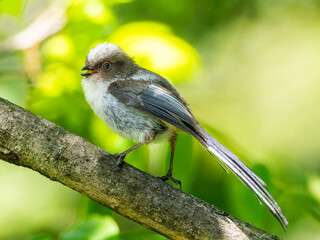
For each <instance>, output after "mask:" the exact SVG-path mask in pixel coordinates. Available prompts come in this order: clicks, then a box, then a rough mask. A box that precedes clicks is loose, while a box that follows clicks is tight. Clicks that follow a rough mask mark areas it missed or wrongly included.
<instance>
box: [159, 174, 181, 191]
mask: <svg viewBox="0 0 320 240" xmlns="http://www.w3.org/2000/svg"><path fill="white" fill-rule="evenodd" d="M159 178H160V179H161V180H162V181H164V182H165V181H168V180H170V181H172V182H173V183H174V184H176V185H178V184H179V187H180V189H181V182H180V181H179V180H177V179H175V178H173V177H172V176H170V175H168V174H167V175H165V176H162V177H159Z"/></svg>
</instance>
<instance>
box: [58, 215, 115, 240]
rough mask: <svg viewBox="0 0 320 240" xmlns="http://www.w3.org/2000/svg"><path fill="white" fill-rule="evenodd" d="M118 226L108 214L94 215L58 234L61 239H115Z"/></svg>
mask: <svg viewBox="0 0 320 240" xmlns="http://www.w3.org/2000/svg"><path fill="white" fill-rule="evenodd" d="M118 234H119V227H118V225H117V223H116V222H115V221H114V220H113V218H112V217H110V216H105V217H101V216H94V217H92V218H90V219H88V220H86V221H83V222H80V223H78V224H76V225H75V226H73V227H71V229H69V230H68V231H66V232H64V233H62V234H61V235H60V239H62V240H80V239H81V240H82V239H90V240H100V239H104V240H106V239H117V235H118Z"/></svg>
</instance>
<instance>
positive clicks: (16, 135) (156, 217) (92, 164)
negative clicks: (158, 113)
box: [0, 98, 278, 239]
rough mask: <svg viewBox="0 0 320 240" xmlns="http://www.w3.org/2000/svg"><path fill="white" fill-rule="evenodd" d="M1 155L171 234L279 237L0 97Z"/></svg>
mask: <svg viewBox="0 0 320 240" xmlns="http://www.w3.org/2000/svg"><path fill="white" fill-rule="evenodd" d="M0 158H1V159H2V160H4V161H7V162H9V163H13V164H16V165H18V166H23V167H27V168H31V169H33V170H34V171H37V172H39V173H41V174H42V175H43V176H46V177H48V178H50V179H51V180H53V181H57V182H60V183H62V184H64V185H66V186H68V187H70V188H72V189H74V190H76V191H78V192H80V193H82V194H83V195H85V196H87V197H89V198H91V199H92V200H94V201H96V202H98V203H100V204H102V205H104V206H106V207H108V208H110V209H112V210H113V211H115V212H117V213H119V214H121V215H123V216H125V217H127V218H129V219H131V220H133V221H135V222H137V223H139V224H142V225H143V226H145V227H147V228H149V229H151V230H153V231H156V232H158V233H160V234H162V235H163V236H166V237H168V238H170V239H278V238H277V237H276V236H274V235H272V234H269V233H266V232H264V231H262V230H260V229H258V228H256V227H254V226H252V225H250V224H248V223H246V222H243V221H241V220H239V219H237V218H235V217H233V216H230V215H229V214H227V213H225V212H223V211H221V210H219V209H217V208H216V207H214V206H212V205H210V204H208V203H206V202H204V201H202V200H200V199H198V198H196V197H194V196H191V195H189V194H187V193H185V192H183V191H181V190H179V189H177V188H175V187H172V186H171V185H169V184H167V183H164V182H162V181H161V180H160V179H158V178H156V177H153V176H151V175H149V174H147V173H145V172H142V171H140V170H139V169H136V168H134V167H133V166H131V165H129V164H126V163H124V165H123V166H122V167H121V169H119V170H118V171H113V170H112V167H113V166H114V165H115V164H116V158H115V157H114V156H113V155H111V154H110V153H108V152H106V151H104V150H102V149H100V148H98V147H96V146H94V145H92V144H91V143H89V142H87V141H86V140H84V139H83V138H81V137H79V136H76V135H74V134H72V133H70V132H68V131H66V130H65V129H63V128H61V127H60V126H57V125H55V124H54V123H52V122H49V121H48V120H46V119H43V118H41V117H39V116H37V115H34V114H33V113H31V112H29V111H27V110H25V109H23V108H21V107H18V106H16V105H14V104H12V103H10V102H8V101H6V100H4V99H2V98H0Z"/></svg>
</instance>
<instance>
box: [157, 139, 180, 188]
mask: <svg viewBox="0 0 320 240" xmlns="http://www.w3.org/2000/svg"><path fill="white" fill-rule="evenodd" d="M176 143H177V134H175V135H174V136H173V137H172V138H171V139H170V146H171V156H170V166H169V170H168V172H167V174H166V175H165V176H163V177H160V179H161V180H163V181H167V180H171V181H172V182H173V183H175V184H177V185H178V184H179V186H180V189H181V182H180V181H179V180H177V179H175V178H173V177H172V169H173V157H174V150H175V148H176Z"/></svg>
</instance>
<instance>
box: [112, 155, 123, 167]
mask: <svg viewBox="0 0 320 240" xmlns="http://www.w3.org/2000/svg"><path fill="white" fill-rule="evenodd" d="M113 156H115V157H116V158H117V163H116V164H115V165H114V166H113V167H112V170H113V171H114V170H116V169H118V168H119V167H121V165H122V164H123V163H124V161H123V159H124V158H125V156H126V155H125V154H122V153H115V154H114V155H113Z"/></svg>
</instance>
